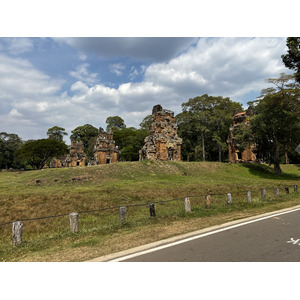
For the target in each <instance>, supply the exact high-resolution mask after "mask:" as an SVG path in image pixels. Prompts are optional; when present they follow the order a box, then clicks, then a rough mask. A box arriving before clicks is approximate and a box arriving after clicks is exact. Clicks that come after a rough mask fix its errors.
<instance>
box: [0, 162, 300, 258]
mask: <svg viewBox="0 0 300 300" xmlns="http://www.w3.org/2000/svg"><path fill="white" fill-rule="evenodd" d="M282 169H283V175H282V176H280V177H279V176H277V175H275V174H273V170H272V168H270V167H268V166H265V165H254V164H245V165H242V164H225V163H214V162H207V163H203V162H152V161H142V162H124V163H117V164H111V165H101V166H91V167H78V168H62V169H45V170H38V171H26V172H6V171H2V172H0V224H4V223H7V222H12V221H17V220H25V219H34V218H40V217H47V216H57V215H64V214H65V216H61V217H55V218H48V219H40V220H32V221H24V222H23V226H24V227H23V241H24V242H23V243H22V244H21V245H19V246H17V247H15V246H12V243H11V224H7V225H2V226H0V243H1V244H0V260H1V261H82V260H87V259H90V258H93V257H96V256H100V255H105V254H109V253H113V252H116V251H121V250H124V249H127V248H131V247H135V246H138V245H141V244H144V243H148V242H153V241H155V240H158V239H161V238H166V237H170V236H172V235H176V234H181V233H184V232H187V231H191V230H197V229H201V228H204V227H208V226H211V225H216V224H221V223H223V222H225V221H230V220H233V219H239V218H242V217H247V216H250V215H255V214H259V213H263V212H266V211H272V210H276V209H280V208H284V207H289V206H293V205H297V204H300V193H299V194H298V193H293V192H291V194H290V195H285V193H284V186H286V185H288V186H290V189H291V190H292V188H291V187H292V185H294V184H298V183H299V180H300V166H299V165H283V166H282ZM37 180H38V183H37ZM275 187H279V188H280V197H279V198H274V197H273V196H272V195H273V191H272V189H273V188H275ZM261 188H266V189H267V198H266V199H265V200H262V199H261V198H260V189H261ZM247 190H251V191H252V203H248V202H247V200H246V195H245V191H247ZM241 191H242V193H239V192H241ZM226 193H232V195H233V196H232V197H233V204H232V205H227V204H226ZM206 194H212V207H211V208H210V209H207V208H205V200H204V195H206ZM217 194H221V195H217ZM186 196H189V197H190V200H191V205H192V212H191V213H189V214H186V213H185V210H184V200H183V197H186ZM177 198H182V199H180V200H177V201H170V202H163V201H165V200H171V199H177ZM160 201H161V202H160ZM151 202H160V203H157V204H156V214H157V216H156V217H155V218H153V217H150V216H149V208H148V207H147V206H130V205H134V204H147V203H151ZM120 205H122V206H123V205H125V206H128V207H127V214H126V222H125V223H124V224H123V225H122V226H120V225H119V220H118V208H117V207H118V206H120ZM108 207H115V208H114V209H109V210H104V211H98V212H87V211H91V210H99V209H102V208H103V209H104V208H108ZM71 212H82V213H80V214H79V227H80V231H79V233H77V234H71V233H70V232H69V217H68V214H69V213H71Z"/></svg>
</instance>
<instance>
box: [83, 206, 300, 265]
mask: <svg viewBox="0 0 300 300" xmlns="http://www.w3.org/2000/svg"><path fill="white" fill-rule="evenodd" d="M297 208H299V209H300V205H296V206H293V207H289V208H284V209H280V210H276V211H272V212H268V213H264V214H260V215H256V216H251V217H247V218H243V219H239V220H234V221H230V222H226V223H223V224H220V225H215V226H211V227H207V228H203V229H199V230H196V231H192V232H188V233H184V234H181V235H176V236H173V237H170V238H166V239H163V240H160V241H156V242H152V243H149V244H145V245H142V246H138V247H134V248H131V249H127V250H123V251H120V252H116V253H112V254H107V255H104V256H100V257H96V258H93V259H90V260H87V261H85V262H109V261H111V260H115V259H118V258H121V257H123V256H127V255H130V254H135V253H138V252H142V251H145V250H149V249H151V248H155V247H158V246H163V245H166V244H169V243H173V242H176V241H179V240H183V239H186V238H190V237H193V236H197V235H200V234H204V233H207V232H210V231H214V230H218V229H222V228H226V227H230V226H232V225H236V224H240V223H246V222H249V221H252V220H255V219H260V218H264V217H268V216H272V215H277V214H281V213H285V212H289V211H293V210H295V209H297Z"/></svg>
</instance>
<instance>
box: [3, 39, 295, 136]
mask: <svg viewBox="0 0 300 300" xmlns="http://www.w3.org/2000/svg"><path fill="white" fill-rule="evenodd" d="M285 41H286V38H285V37H282V38H280V37H275V38H251V37H247V38H234V37H230V38H209V37H200V38H199V37H183V38H177V37H168V38H164V37H158V38H150V37H146V38H141V37H137V38H131V37H102V38H97V37H91V38H89V37H83V38H74V37H73V38H63V37H60V38H46V37H42V38H26V37H21V38H18V37H13V38H9V37H7V38H0V109H1V110H0V126H1V131H5V132H8V133H16V134H18V135H19V136H20V137H21V138H23V139H24V140H26V139H31V138H33V139H37V138H44V137H46V132H47V130H48V128H50V127H52V126H56V125H57V126H61V127H64V128H65V129H66V131H67V132H68V133H69V135H70V133H71V130H73V129H75V128H76V127H77V126H80V125H84V124H91V125H93V126H95V127H97V128H99V127H100V126H101V127H103V128H105V127H106V123H105V120H106V118H107V117H109V116H115V115H119V116H121V117H122V118H123V119H124V120H125V123H126V125H127V126H128V127H129V126H134V127H136V128H138V127H139V124H140V123H141V121H142V120H143V118H144V117H145V116H147V115H148V114H150V113H151V110H152V107H153V106H154V105H156V104H161V105H162V106H163V107H164V108H167V109H170V110H173V111H174V112H175V114H177V113H180V112H181V104H182V103H183V102H186V101H188V99H189V98H192V97H196V96H200V95H202V94H205V93H207V94H209V95H213V96H223V97H230V98H231V99H232V100H233V101H237V102H240V103H242V104H243V105H245V106H246V103H247V102H248V101H251V100H254V99H255V98H256V97H257V96H258V95H259V93H260V91H261V90H262V89H263V88H265V87H266V86H267V85H266V83H265V79H266V78H269V77H278V76H279V74H280V73H281V72H285V73H291V71H290V70H288V69H286V68H285V67H284V66H283V64H282V62H281V54H283V53H285V52H286V46H285ZM66 141H67V142H69V138H66Z"/></svg>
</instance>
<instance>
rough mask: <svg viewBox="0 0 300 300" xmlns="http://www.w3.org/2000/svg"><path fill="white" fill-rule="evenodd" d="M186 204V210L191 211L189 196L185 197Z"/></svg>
mask: <svg viewBox="0 0 300 300" xmlns="http://www.w3.org/2000/svg"><path fill="white" fill-rule="evenodd" d="M184 206H185V212H190V211H191V201H190V198H189V197H185V198H184Z"/></svg>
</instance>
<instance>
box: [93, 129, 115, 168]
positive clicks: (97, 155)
mask: <svg viewBox="0 0 300 300" xmlns="http://www.w3.org/2000/svg"><path fill="white" fill-rule="evenodd" d="M118 153H119V149H118V147H117V146H116V145H115V141H114V140H113V134H112V132H110V131H109V132H105V131H104V130H103V129H102V128H101V127H100V128H99V134H98V136H97V139H96V143H95V146H94V163H93V164H96V165H102V164H110V163H115V162H117V161H118Z"/></svg>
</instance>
